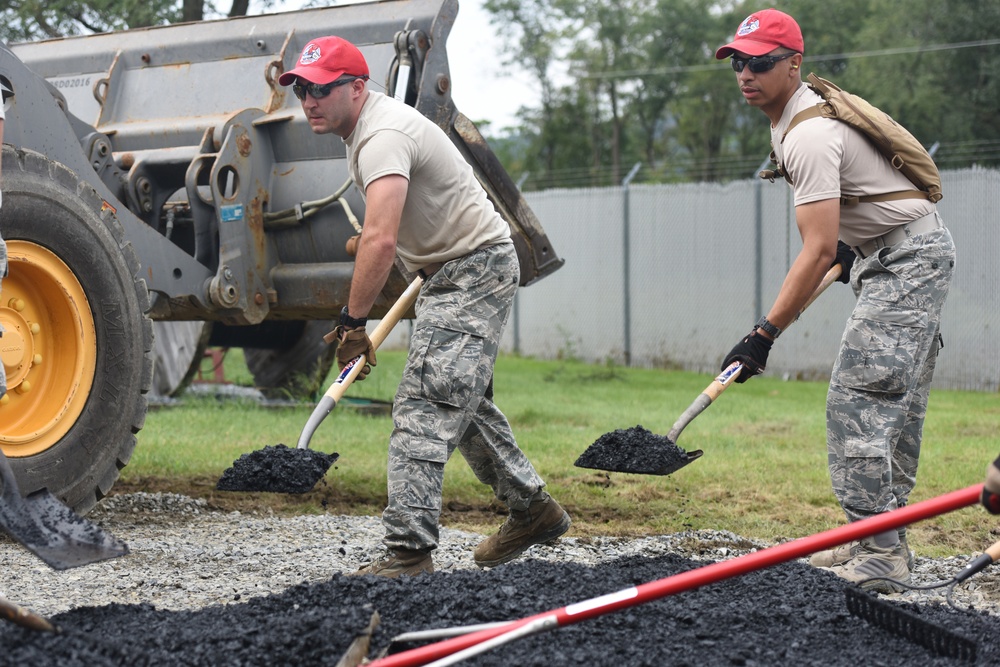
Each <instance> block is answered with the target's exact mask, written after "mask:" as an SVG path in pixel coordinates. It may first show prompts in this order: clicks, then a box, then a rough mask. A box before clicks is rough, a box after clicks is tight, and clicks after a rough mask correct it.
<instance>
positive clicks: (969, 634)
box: [0, 493, 1000, 667]
mask: <svg viewBox="0 0 1000 667" xmlns="http://www.w3.org/2000/svg"><path fill="white" fill-rule="evenodd" d="M88 518H90V519H92V520H94V521H96V522H98V523H99V524H100V525H102V526H103V527H104V528H105V529H107V530H108V531H110V532H111V533H113V534H114V535H116V536H117V537H119V538H121V539H123V540H124V541H125V542H127V543H128V545H129V547H130V549H131V553H130V554H129V555H128V556H125V557H123V558H119V559H116V560H112V561H107V562H104V563H96V564H93V565H89V566H86V567H82V568H77V569H73V570H68V571H64V572H56V571H53V570H51V569H49V568H48V567H47V566H46V565H44V564H43V563H42V562H41V561H39V560H37V559H36V558H34V557H33V556H31V555H30V554H29V553H28V552H27V551H25V550H24V549H23V548H22V547H21V546H20V545H18V544H16V543H14V542H11V541H9V540H6V539H5V538H4V539H2V540H0V559H2V563H3V565H4V567H3V568H2V571H0V594H2V595H3V596H4V597H6V598H8V599H9V600H11V601H13V602H15V603H17V604H19V605H21V606H23V607H26V608H28V609H30V610H31V611H34V612H36V613H38V614H41V615H43V616H46V617H48V618H50V619H51V620H52V621H53V622H54V623H56V624H57V625H58V626H60V628H62V630H63V633H62V634H59V635H49V634H45V633H38V632H33V631H29V630H25V629H23V628H19V627H16V626H14V625H13V624H11V623H0V646H4V647H5V651H6V658H5V660H0V662H4V663H5V664H31V665H37V666H44V665H59V666H60V667H64V666H67V665H77V664H79V665H88V667H94V666H102V665H123V664H129V665H143V664H149V665H275V664H297V665H314V664H316V665H318V664H328V665H333V664H335V663H336V662H337V660H338V659H339V658H340V657H341V656H342V655H343V654H344V652H345V651H346V650H347V648H348V645H349V644H350V641H351V640H352V639H353V638H354V637H355V636H356V635H357V634H359V633H360V632H361V631H362V630H363V628H364V627H365V625H367V623H368V622H369V620H370V619H371V615H372V612H373V611H377V612H378V613H379V615H380V617H381V624H380V626H379V627H378V628H377V630H376V632H375V634H374V636H373V638H372V644H371V648H370V650H369V652H368V655H369V657H374V656H376V655H378V654H379V653H380V652H383V651H385V650H386V649H387V648H388V647H389V646H390V644H391V640H392V638H393V637H396V636H398V635H399V634H400V633H402V632H407V631H412V630H425V629H429V628H436V627H448V626H455V625H468V624H473V623H482V622H487V621H498V620H513V619H517V618H522V617H525V616H529V615H533V614H536V613H541V612H544V611H548V610H551V609H557V608H561V607H563V606H565V605H567V604H571V603H574V602H581V601H584V600H588V599H590V598H593V597H596V596H599V595H603V594H607V593H612V592H616V591H619V590H622V589H624V588H628V587H631V586H635V585H638V584H642V583H646V582H650V581H654V580H657V579H660V578H663V577H667V576H670V575H672V574H675V573H678V572H682V571H685V570H690V569H692V568H696V567H699V566H701V565H704V564H706V563H708V562H715V561H719V560H725V559H728V558H732V557H734V556H738V555H741V554H743V553H747V552H748V551H750V550H753V549H757V548H762V547H766V546H768V545H766V544H761V543H754V542H751V541H749V540H746V539H744V538H741V537H739V536H737V535H733V534H731V533H724V532H716V531H699V532H691V533H679V534H675V535H662V536H655V537H646V538H641V539H617V538H614V539H612V538H573V537H569V538H563V539H561V540H559V541H557V542H556V543H554V544H551V545H543V546H537V547H533V548H532V549H531V550H529V552H528V553H527V554H526V556H525V557H524V558H522V559H520V560H518V561H515V562H513V563H510V564H508V565H505V566H501V567H498V568H494V569H492V570H487V571H483V570H480V569H479V568H477V567H476V566H475V564H474V563H473V561H472V555H471V554H472V549H473V548H474V547H475V545H476V544H477V543H478V542H479V540H481V539H482V537H483V536H482V535H478V534H471V533H463V532H458V531H453V530H448V529H444V530H443V531H442V536H441V538H442V546H441V548H440V549H439V550H438V551H437V552H436V553H435V567H436V570H437V571H436V572H435V573H434V574H433V575H427V576H421V577H416V578H412V579H408V580H400V581H388V580H383V579H379V578H375V577H345V576H341V575H342V574H344V573H348V572H352V571H354V570H356V569H357V568H358V567H360V566H361V565H363V564H364V563H366V562H368V561H369V560H370V559H371V558H372V557H373V556H375V555H377V554H378V553H379V549H380V540H381V536H382V527H381V524H380V522H379V521H378V519H376V518H369V517H347V516H338V515H318V516H299V517H292V518H278V517H274V516H267V515H263V514H261V515H248V514H241V513H237V512H232V513H225V512H218V511H213V510H210V509H208V508H207V506H206V504H205V503H204V501H199V500H194V499H191V498H187V497H185V496H178V495H173V494H143V493H138V494H128V495H118V496H111V497H109V498H107V499H105V500H104V501H102V503H101V504H100V505H99V506H98V508H97V509H95V510H94V512H92V513H91V514H90V515H89V516H88ZM571 534H572V531H571ZM917 546H918V547H919V545H917ZM974 556H975V555H974V554H973V555H969V556H967V557H959V558H948V559H928V558H921V557H919V556H918V558H917V563H916V567H915V571H914V583H915V584H918V585H926V584H929V583H933V582H937V581H941V580H944V579H948V578H950V577H951V576H953V575H954V574H955V573H957V572H958V571H959V570H961V569H962V568H964V567H965V566H966V565H967V564H968V563H969V561H970V560H971V559H972V558H973V557H974ZM997 569H998V570H1000V568H997ZM846 588H847V586H846V585H845V584H844V583H843V582H842V581H841V580H839V579H838V578H836V577H835V576H833V575H831V574H829V573H827V572H823V571H818V570H815V569H813V568H810V567H808V566H807V565H805V564H804V563H803V562H792V563H785V564H782V565H777V566H774V567H771V568H768V569H767V570H762V571H759V572H754V573H750V574H747V575H744V576H742V577H738V578H735V579H731V580H728V581H724V582H719V583H716V584H711V585H709V586H705V587H702V588H700V589H697V590H694V591H688V592H685V593H682V594H679V595H675V596H670V597H667V598H663V599H661V600H657V601H655V602H650V603H647V604H644V605H639V606H636V607H633V608H631V609H628V610H624V611H621V612H618V613H615V614H605V615H604V616H601V617H599V618H596V619H593V620H590V621H585V622H582V623H579V624H577V625H573V626H569V627H565V628H560V629H557V630H555V631H553V632H548V633H544V634H541V635H539V636H537V637H530V638H527V639H522V640H518V641H517V642H513V643H511V644H508V645H505V646H503V647H500V648H497V649H493V650H491V651H489V652H487V653H484V654H482V655H481V656H478V657H475V658H472V659H470V660H468V661H466V662H465V663H463V664H470V665H492V664H496V665H576V664H594V665H605V664H606V665H611V664H614V665H647V664H648V665H663V664H679V665H686V664H690V665H780V664H800V665H812V664H824V665H852V666H853V665H856V664H858V663H862V662H863V663H864V664H870V665H880V664H885V665H890V664H921V665H953V664H954V665H957V664H970V661H967V660H962V659H958V658H947V657H942V656H940V655H939V654H938V653H935V652H933V651H930V650H928V649H926V648H924V647H922V646H920V645H918V644H917V643H915V642H914V641H911V640H909V639H907V638H905V637H901V636H899V635H897V634H894V633H891V632H887V631H885V630H883V629H881V628H879V627H877V626H875V625H873V624H872V623H869V622H867V621H865V620H863V619H859V618H857V617H855V616H852V615H851V614H850V613H848V611H847V608H846V604H845V598H844V591H845V589H846ZM878 600H881V601H882V603H880V605H881V606H882V607H888V606H889V605H897V604H901V605H902V604H905V605H906V608H907V609H909V610H910V611H911V612H913V613H916V614H917V615H918V616H919V617H920V618H922V619H923V620H924V621H925V622H926V623H929V624H930V626H929V628H930V629H929V630H923V631H916V632H914V633H913V634H923V635H930V636H933V635H935V634H940V635H942V636H943V637H944V638H945V639H946V644H947V643H949V642H950V643H951V644H957V643H959V642H960V641H961V642H963V646H966V645H973V646H976V647H977V648H978V650H977V657H976V659H975V660H974V661H972V662H974V663H975V664H1000V575H998V573H995V572H994V571H993V570H992V569H988V570H986V571H985V572H983V573H981V574H979V575H976V576H974V577H972V578H971V579H969V580H968V581H967V582H965V584H963V585H962V586H961V587H959V588H957V589H956V590H955V591H954V594H953V596H952V602H953V603H954V605H955V607H957V609H956V608H955V607H952V606H949V605H948V604H945V594H944V589H936V590H932V591H908V592H905V593H901V594H896V595H891V596H881V597H880V598H878ZM883 603H884V604H883Z"/></svg>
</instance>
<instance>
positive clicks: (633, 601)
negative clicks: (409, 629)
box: [369, 484, 983, 667]
mask: <svg viewBox="0 0 1000 667" xmlns="http://www.w3.org/2000/svg"><path fill="white" fill-rule="evenodd" d="M982 490H983V485H982V484H976V485H974V486H970V487H968V488H965V489H962V490H960V491H952V492H951V493H946V494H944V495H942V496H937V497H936V498H931V499H929V500H924V501H922V502H919V503H916V504H914V505H908V506H906V507H902V508H900V509H897V510H893V511H892V512H885V513H883V514H878V515H876V516H873V517H870V518H868V519H864V520H862V521H856V522H854V523H849V524H847V525H846V526H841V527H839V528H834V529H832V530H827V531H824V532H822V533H816V534H815V535H810V536H807V537H802V538H799V539H797V540H792V541H791V542H785V543H784V544H779V545H777V546H774V547H770V548H768V549H763V550H761V551H756V552H753V553H749V554H746V555H744V556H740V557H738V558H733V559H731V560H727V561H722V562H719V563H713V564H711V565H706V566H705V567H700V568H698V569H695V570H689V571H687V572H681V573H680V574H675V575H673V576H671V577H666V578H665V579H659V580H657V581H653V582H650V583H648V584H642V585H640V586H634V587H632V588H626V589H624V590H620V591H618V592H616V593H611V594H608V595H602V596H600V597H596V598H592V599H590V600H585V601H583V602H578V603H576V604H572V605H569V606H567V607H563V608H562V609H554V610H552V611H548V612H545V613H542V614H537V615H535V616H530V617H528V618H523V619H521V620H518V621H511V622H510V623H508V624H507V625H503V626H499V627H495V628H490V629H487V630H480V631H478V632H473V633H470V634H468V635H463V636H461V637H455V638H454V639H449V640H447V641H443V642H438V643H436V644H430V645H428V646H421V647H420V648H415V649H412V650H409V651H404V652H402V653H396V654H395V655H391V656H388V657H385V658H382V659H381V660H375V661H374V662H371V663H369V667H414V666H418V665H426V664H427V663H428V662H431V661H433V660H438V659H441V658H444V657H446V656H450V655H452V654H454V653H457V652H459V651H462V650H464V649H466V648H469V647H471V646H474V645H477V644H481V643H484V642H487V641H489V640H491V639H493V638H494V637H499V636H501V635H507V636H509V637H510V638H511V639H513V638H516V637H520V636H523V635H524V634H531V632H527V633H515V632H513V631H514V630H517V629H518V628H520V627H522V626H525V625H528V624H531V625H532V626H533V628H534V631H535V632H540V631H542V630H548V629H551V628H555V627H561V626H564V625H571V624H573V623H579V622H580V621H585V620H587V619H590V618H594V617H595V616H601V615H603V614H607V613H610V612H613V611H618V610H620V609H627V608H628V607H633V606H635V605H638V604H643V603H645V602H651V601H653V600H658V599H659V598H662V597H666V596H668V595H673V594H674V593H681V592H683V591H687V590H692V589H695V588H699V587H701V586H705V585H707V584H712V583H716V582H718V581H722V580H724V579H729V578H731V577H736V576H739V575H741V574H746V573H748V572H753V571H755V570H761V569H764V568H766V567H770V566H772V565H777V564H779V563H784V562H786V561H790V560H793V559H795V558H803V557H805V556H808V555H809V554H813V553H816V552H817V551H822V550H823V549H830V548H833V547H835V546H837V545H838V544H846V543H847V542H853V541H854V540H860V539H862V538H865V537H870V536H871V535H874V534H876V533H881V532H885V531H887V530H893V529H897V528H901V527H903V526H907V525H909V524H911V523H915V522H917V521H922V520H924V519H929V518H931V517H935V516H938V515H939V514H946V513H948V512H953V511H955V510H958V509H962V508H963V507H968V506H969V505H975V504H976V503H978V502H979V495H980V493H982Z"/></svg>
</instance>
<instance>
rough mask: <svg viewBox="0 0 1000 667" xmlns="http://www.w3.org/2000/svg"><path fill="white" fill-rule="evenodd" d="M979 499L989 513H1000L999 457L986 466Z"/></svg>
mask: <svg viewBox="0 0 1000 667" xmlns="http://www.w3.org/2000/svg"><path fill="white" fill-rule="evenodd" d="M980 501H981V502H982V503H983V507H985V508H986V509H987V510H989V512H990V514H1000V457H997V459H996V460H995V461H994V462H993V463H991V464H989V465H988V466H987V467H986V483H985V484H983V495H982V496H981V497H980Z"/></svg>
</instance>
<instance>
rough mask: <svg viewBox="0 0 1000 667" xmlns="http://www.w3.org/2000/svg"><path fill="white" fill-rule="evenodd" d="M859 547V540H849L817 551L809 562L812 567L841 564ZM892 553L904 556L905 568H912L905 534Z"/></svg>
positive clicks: (852, 555)
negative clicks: (831, 547)
mask: <svg viewBox="0 0 1000 667" xmlns="http://www.w3.org/2000/svg"><path fill="white" fill-rule="evenodd" d="M860 548H861V542H849V543H847V544H841V545H840V546H839V547H834V548H833V549H827V550H826V551H817V552H816V553H814V554H813V555H812V556H810V557H809V564H810V565H812V566H813V567H827V568H829V567H833V566H834V565H843V564H844V563H846V562H847V561H849V560H851V559H852V558H854V557H855V556H856V555H857V554H858V550H859V549H860ZM893 553H894V554H896V555H897V556H902V557H903V558H905V559H906V567H907V569H909V570H913V552H912V551H910V546H909V545H908V544H907V543H906V536H905V535H903V536H902V537H900V538H899V546H897V547H896V548H895V549H894V550H893Z"/></svg>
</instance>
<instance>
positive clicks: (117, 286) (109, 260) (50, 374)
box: [0, 146, 153, 514]
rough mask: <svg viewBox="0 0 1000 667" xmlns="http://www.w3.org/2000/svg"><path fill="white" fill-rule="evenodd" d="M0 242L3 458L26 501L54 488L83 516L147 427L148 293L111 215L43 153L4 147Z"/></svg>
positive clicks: (0, 427) (149, 362)
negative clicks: (2, 274) (3, 246)
mask: <svg viewBox="0 0 1000 667" xmlns="http://www.w3.org/2000/svg"><path fill="white" fill-rule="evenodd" d="M0 234H2V235H3V237H4V239H5V240H6V241H7V251H8V256H9V261H10V271H9V275H8V276H7V277H6V278H5V279H4V281H3V285H2V294H0V323H2V324H3V326H4V328H5V329H6V332H5V333H4V335H3V338H2V339H0V340H2V345H0V351H2V356H3V363H4V366H5V369H6V371H7V386H8V394H7V396H6V397H5V398H4V399H0V447H2V448H3V452H4V453H5V454H6V455H7V456H8V457H9V458H10V462H11V466H12V467H13V468H14V472H15V475H16V476H17V479H18V483H19V485H20V487H21V491H22V492H23V493H26V494H27V493H31V492H33V491H36V490H38V489H42V488H47V489H48V490H49V491H51V492H52V493H53V494H55V495H56V496H57V497H58V498H60V499H61V500H62V501H63V502H65V503H66V504H67V505H69V506H70V507H72V508H73V509H74V510H76V511H77V512H78V513H80V514H85V513H86V512H88V511H89V510H90V509H91V508H93V507H94V505H95V504H96V503H97V501H98V500H100V499H101V498H102V497H103V496H105V495H106V494H107V493H108V492H109V491H110V489H111V487H112V485H113V484H114V483H115V481H116V480H117V479H118V475H119V471H120V470H121V469H122V468H123V467H124V466H125V465H126V464H127V463H128V461H129V458H130V457H131V456H132V451H133V449H134V448H135V444H136V437H135V434H136V433H138V432H139V429H140V428H142V425H143V421H144V420H145V416H146V396H145V394H146V392H147V391H148V390H149V387H150V383H151V381H152V363H153V362H152V357H151V353H152V349H153V326H152V322H151V321H150V320H149V319H148V317H147V315H146V312H147V311H148V309H149V294H148V292H147V290H146V285H145V282H144V281H143V280H142V279H141V278H140V277H139V276H140V273H139V262H138V259H137V258H136V255H135V252H134V250H133V249H132V246H131V245H130V244H129V241H128V240H127V239H126V238H125V234H124V231H123V229H122V226H121V224H120V223H119V222H118V220H117V218H116V217H115V214H114V209H113V208H112V207H110V206H108V205H107V204H106V203H105V202H104V201H103V200H102V198H101V197H100V196H99V195H98V194H97V192H95V191H94V189H93V188H92V187H90V186H89V185H88V184H86V183H84V182H82V181H81V180H80V179H79V178H78V177H77V176H76V174H74V173H73V172H72V171H70V170H69V169H67V168H66V167H64V166H63V165H61V164H58V163H56V162H53V161H51V160H49V159H47V158H46V157H45V156H43V155H41V154H39V153H35V152H33V151H25V150H15V149H12V148H11V147H9V146H4V147H3V207H2V209H0Z"/></svg>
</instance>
